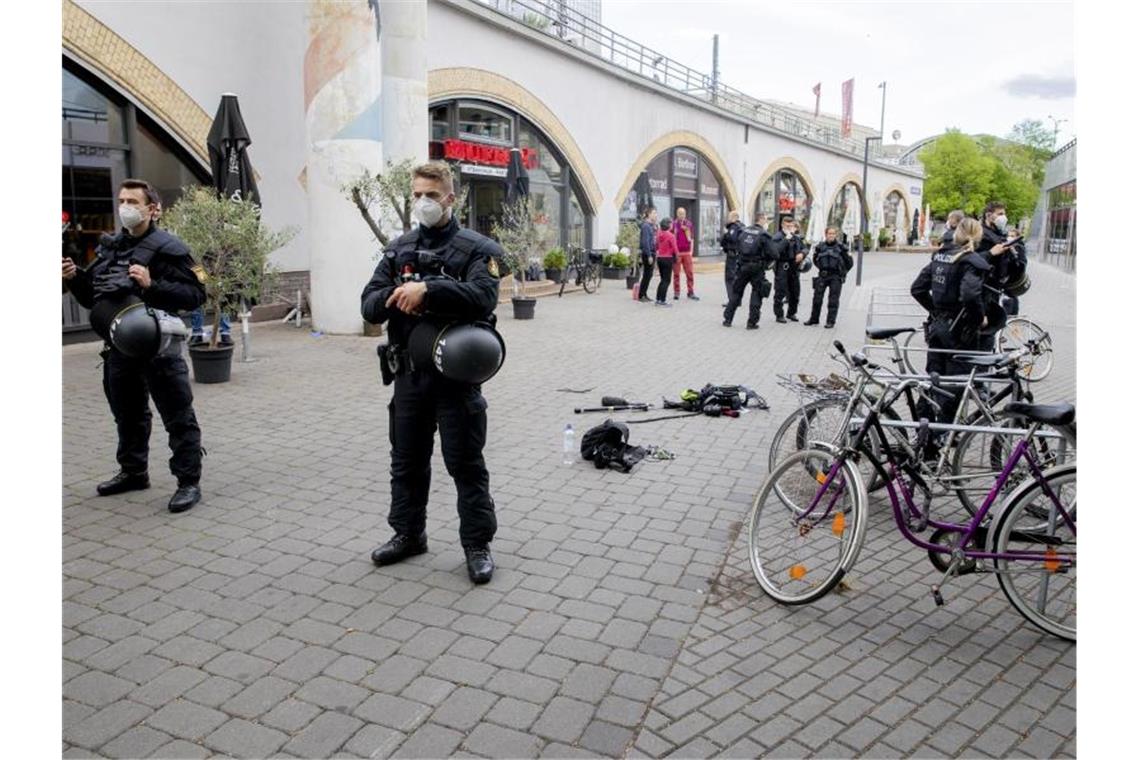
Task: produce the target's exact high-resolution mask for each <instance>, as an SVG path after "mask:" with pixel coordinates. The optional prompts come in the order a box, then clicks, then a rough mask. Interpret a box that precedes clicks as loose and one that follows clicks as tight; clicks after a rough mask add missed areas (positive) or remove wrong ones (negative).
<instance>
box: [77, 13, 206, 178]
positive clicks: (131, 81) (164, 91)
mask: <svg viewBox="0 0 1140 760" xmlns="http://www.w3.org/2000/svg"><path fill="white" fill-rule="evenodd" d="M63 48H64V50H65V51H66V52H67V53H68V54H69V56H70V57H71V58H73V59H74V60H76V61H78V62H79V63H82V64H83V65H84V66H86V67H87V68H88V69H89V70H91V71H92V72H94V73H95V74H97V75H98V76H99V77H101V78H102V79H103V80H105V81H106V82H107V83H108V84H110V85H111V86H112V87H114V88H115V89H117V90H119V91H120V92H122V93H123V94H124V95H127V96H128V97H129V98H130V99H131V100H133V101H134V102H135V104H136V105H138V106H140V107H142V108H143V109H144V110H145V111H146V112H147V113H148V114H149V115H150V116H151V117H153V118H154V119H155V120H156V121H157V122H158V123H159V124H161V125H162V127H163V128H164V129H165V130H166V131H167V132H168V133H169V134H170V135H171V136H172V137H174V138H175V139H176V140H177V141H178V142H179V143H181V145H182V146H183V147H184V148H186V150H187V151H188V152H189V153H190V155H191V156H193V157H194V158H196V159H197V160H198V161H199V162H201V164H202V166H204V167H206V168H207V169H208V168H209V165H210V163H209V153H208V151H207V149H206V136H207V135H208V134H209V132H210V124H211V122H212V121H213V117H212V116H211V115H210V114H208V113H207V112H206V111H205V110H204V109H203V108H202V106H200V105H198V103H197V102H196V101H195V100H194V99H193V98H191V97H190V96H189V95H188V94H187V93H186V91H185V90H183V89H182V88H181V87H179V86H178V84H177V83H176V82H175V81H174V80H173V79H171V78H170V77H168V76H167V75H166V74H165V73H163V71H162V69H160V68H159V67H158V66H156V65H154V63H152V62H151V60H150V59H149V58H147V57H146V56H145V55H143V54H142V53H140V52H139V51H138V50H137V49H136V48H135V47H134V46H133V45H131V44H130V43H129V42H127V41H126V40H125V39H123V38H122V37H120V36H119V35H117V34H115V32H114V31H112V30H111V29H110V28H109V27H108V26H107V25H105V24H104V23H103V22H101V21H99V19H97V18H95V17H94V16H92V15H91V14H90V13H88V12H87V11H85V10H83V8H81V7H79V6H78V5H76V4H75V3H74V2H73V0H64V3H63Z"/></svg>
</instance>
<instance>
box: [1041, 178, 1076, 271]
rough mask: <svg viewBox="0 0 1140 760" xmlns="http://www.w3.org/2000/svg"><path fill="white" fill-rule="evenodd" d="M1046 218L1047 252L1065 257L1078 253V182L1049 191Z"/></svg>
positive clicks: (1067, 183) (1071, 182) (1073, 181)
mask: <svg viewBox="0 0 1140 760" xmlns="http://www.w3.org/2000/svg"><path fill="white" fill-rule="evenodd" d="M1046 201H1047V203H1048V209H1049V210H1048V216H1047V217H1046V220H1045V234H1046V236H1047V238H1048V240H1047V241H1046V253H1049V254H1055V255H1059V256H1064V257H1071V256H1075V255H1076V253H1077V240H1076V227H1077V182H1076V180H1072V181H1070V182H1066V183H1065V184H1063V185H1058V186H1057V187H1054V188H1053V189H1051V190H1050V191H1049V192H1048V195H1047V196H1046Z"/></svg>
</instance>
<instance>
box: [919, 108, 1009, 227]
mask: <svg viewBox="0 0 1140 760" xmlns="http://www.w3.org/2000/svg"><path fill="white" fill-rule="evenodd" d="M918 158H919V160H920V161H921V162H922V167H923V169H924V170H925V172H926V181H925V183H924V187H923V195H924V197H925V199H926V201H927V202H928V203H929V204H930V211H931V213H933V214H934V215H935V216H939V217H943V218H945V216H946V215H947V214H949V213H950V212H951V211H953V210H954V209H956V208H960V209H962V210H964V211H965V212H966V213H967V214H969V215H971V216H977V215H978V214H980V213H981V212H982V209H984V208H985V206H986V203H987V202H988V201H989V200H990V199H991V198H992V197H993V189H994V181H993V174H994V164H995V163H996V162H995V160H994V159H993V158H992V157H990V156H987V155H986V154H985V153H983V151H982V149H981V148H980V147H979V146H978V143H977V142H976V141H975V140H974V138H972V137H970V136H969V135H964V134H962V133H961V132H959V131H958V130H956V129H952V130H949V131H948V132H946V134H944V135H942V136H941V137H939V138H938V139H937V140H935V141H934V142H932V143H930V144H929V145H927V146H926V147H925V148H923V149H922V151H921V152H920V153H919V156H918Z"/></svg>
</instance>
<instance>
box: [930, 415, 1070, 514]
mask: <svg viewBox="0 0 1140 760" xmlns="http://www.w3.org/2000/svg"><path fill="white" fill-rule="evenodd" d="M968 424H970V425H976V426H988V427H993V425H992V424H991V423H990V422H989V421H988V420H987V419H986V418H985V417H984V416H982V415H981V414H976V415H974V416H973V417H971V419H970V421H969V423H968ZM997 425H998V426H999V427H1008V428H1020V427H1025V425H1026V422H1025V421H1024V420H1021V419H1017V418H1006V419H1002V420H1000V421H999V422H998V423H997ZM1046 429H1047V430H1052V431H1055V432H1058V433H1060V434H1061V436H1062V438H1060V439H1057V438H1044V437H1034V439H1033V442H1032V446H1033V453H1034V454H1035V455H1036V456H1037V463H1038V465H1039V466H1040V467H1041V468H1042V469H1045V468H1047V467H1055V466H1057V465H1061V464H1068V463H1070V462H1075V461H1076V459H1077V426H1076V423H1073V424H1070V425H1063V426H1059V427H1051V426H1046ZM1017 441H1018V438H1017V436H1014V435H1006V434H1001V433H990V432H984V431H980V430H979V431H967V432H963V433H959V434H958V435H957V437H956V439H955V442H954V456H953V459H952V460H951V462H950V477H949V483H948V485H949V486H950V487H951V489H953V491H954V493H955V494H956V495H957V497H958V501H960V502H962V506H963V507H965V508H966V511H967V512H969V513H970V514H974V513H975V512H977V511H978V508H979V507H981V505H982V502H983V501H985V499H986V496H987V495H988V494H989V492H990V490H991V489H992V488H993V485H994V481H996V480H997V477H998V475H999V474H1000V473H1001V471H1002V470H1004V469H1005V463H1006V462H1007V461H1008V460H1009V456H1010V454H1012V453H1013V447H1014V446H1016V445H1017ZM1029 477H1031V476H1030V470H1029V466H1028V465H1027V464H1026V463H1025V462H1024V461H1022V462H1019V463H1018V464H1017V467H1015V468H1014V470H1013V472H1011V473H1010V475H1009V478H1008V479H1007V480H1006V482H1005V484H1004V485H1003V486H1002V492H1001V494H999V496H1003V495H1008V494H1011V493H1013V491H1014V490H1016V489H1017V487H1018V486H1020V485H1021V484H1022V483H1023V482H1024V481H1025V480H1026V479H1027V478H1029Z"/></svg>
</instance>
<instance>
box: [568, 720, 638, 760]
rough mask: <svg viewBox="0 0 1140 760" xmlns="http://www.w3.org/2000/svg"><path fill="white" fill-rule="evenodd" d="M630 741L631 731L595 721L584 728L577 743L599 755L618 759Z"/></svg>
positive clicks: (631, 739)
mask: <svg viewBox="0 0 1140 760" xmlns="http://www.w3.org/2000/svg"><path fill="white" fill-rule="evenodd" d="M632 741H633V731H632V730H630V729H628V728H624V727H622V726H615V725H614V724H612V723H605V722H603V721H600V720H596V721H594V722H592V723H590V725H588V726H586V730H585V731H584V732H583V733H582V738H581V739H580V740H579V741H578V743H579V744H580V745H582V746H583V747H585V748H586V749H592V750H594V751H595V752H598V753H599V754H602V755H607V756H609V757H618V756H620V755H622V754H623V753H624V752H625V748H626V745H628V744H629V743H630V742H632Z"/></svg>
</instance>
